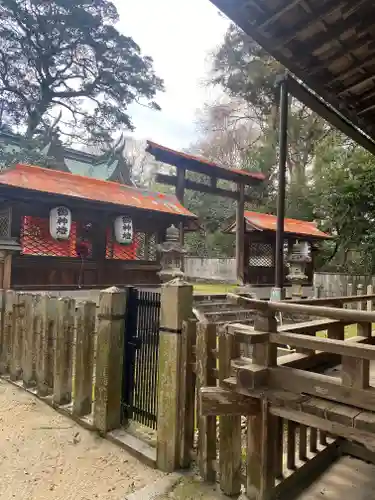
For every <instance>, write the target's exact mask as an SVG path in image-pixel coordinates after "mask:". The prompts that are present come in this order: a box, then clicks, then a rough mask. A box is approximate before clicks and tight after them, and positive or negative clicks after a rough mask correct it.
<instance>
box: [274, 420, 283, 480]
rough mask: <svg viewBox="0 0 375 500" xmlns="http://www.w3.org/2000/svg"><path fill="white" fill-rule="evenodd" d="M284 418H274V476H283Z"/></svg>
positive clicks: (277, 477)
mask: <svg viewBox="0 0 375 500" xmlns="http://www.w3.org/2000/svg"><path fill="white" fill-rule="evenodd" d="M283 451H284V420H283V419H282V418H280V417H276V418H275V450H274V452H275V460H274V467H275V478H276V479H281V478H282V477H283V468H284V453H283Z"/></svg>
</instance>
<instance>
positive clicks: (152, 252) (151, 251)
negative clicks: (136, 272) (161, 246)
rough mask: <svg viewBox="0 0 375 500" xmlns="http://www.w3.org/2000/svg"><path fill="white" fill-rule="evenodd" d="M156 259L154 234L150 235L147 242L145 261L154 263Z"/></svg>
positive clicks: (156, 251)
mask: <svg viewBox="0 0 375 500" xmlns="http://www.w3.org/2000/svg"><path fill="white" fill-rule="evenodd" d="M157 259H158V250H157V239H156V234H155V233H152V234H150V236H149V240H148V258H147V260H150V261H155V260H157Z"/></svg>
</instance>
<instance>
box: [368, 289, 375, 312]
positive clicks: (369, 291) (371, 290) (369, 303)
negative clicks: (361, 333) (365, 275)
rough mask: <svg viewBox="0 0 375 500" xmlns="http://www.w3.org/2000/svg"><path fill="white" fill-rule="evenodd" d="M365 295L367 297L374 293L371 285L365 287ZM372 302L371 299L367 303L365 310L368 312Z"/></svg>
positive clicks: (370, 309)
mask: <svg viewBox="0 0 375 500" xmlns="http://www.w3.org/2000/svg"><path fill="white" fill-rule="evenodd" d="M366 293H367V295H372V294H373V293H374V290H373V287H372V285H368V286H367V292H366ZM372 302H373V301H372V300H371V299H370V300H368V301H367V310H368V311H372Z"/></svg>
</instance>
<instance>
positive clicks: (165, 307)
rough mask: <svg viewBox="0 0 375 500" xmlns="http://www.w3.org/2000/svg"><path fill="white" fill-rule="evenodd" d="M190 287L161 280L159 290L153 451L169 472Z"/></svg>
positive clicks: (176, 458)
mask: <svg viewBox="0 0 375 500" xmlns="http://www.w3.org/2000/svg"><path fill="white" fill-rule="evenodd" d="M192 308H193V287H192V286H191V285H187V284H186V283H183V282H182V281H180V280H173V281H170V282H169V283H165V284H164V285H163V286H162V289H161V311H160V335H159V367H158V414H157V425H158V433H157V450H156V451H157V454H156V462H157V466H158V468H159V469H161V470H162V471H164V472H172V471H174V470H176V469H177V468H178V467H179V465H180V457H181V450H180V446H181V434H180V433H181V428H182V422H181V418H182V414H183V411H182V409H181V404H182V398H181V391H182V392H183V387H185V383H186V382H185V380H184V377H185V376H186V372H185V373H184V374H182V376H181V361H182V359H181V357H182V324H183V321H187V320H189V319H190V318H191V316H192Z"/></svg>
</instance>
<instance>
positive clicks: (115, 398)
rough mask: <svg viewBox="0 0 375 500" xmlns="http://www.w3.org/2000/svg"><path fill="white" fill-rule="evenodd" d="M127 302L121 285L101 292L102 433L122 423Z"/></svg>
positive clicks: (98, 423)
mask: <svg viewBox="0 0 375 500" xmlns="http://www.w3.org/2000/svg"><path fill="white" fill-rule="evenodd" d="M126 302H127V292H126V291H124V290H120V289H119V288H116V287H111V288H107V289H106V290H103V291H102V292H101V293H100V299H99V316H98V320H99V321H98V338H97V350H96V376H95V407H94V425H95V427H96V428H97V429H98V430H99V431H100V432H102V433H105V432H108V431H110V430H113V429H116V428H117V427H120V425H121V393H122V374H123V352H124V333H125V332H124V328H125V312H126Z"/></svg>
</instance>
